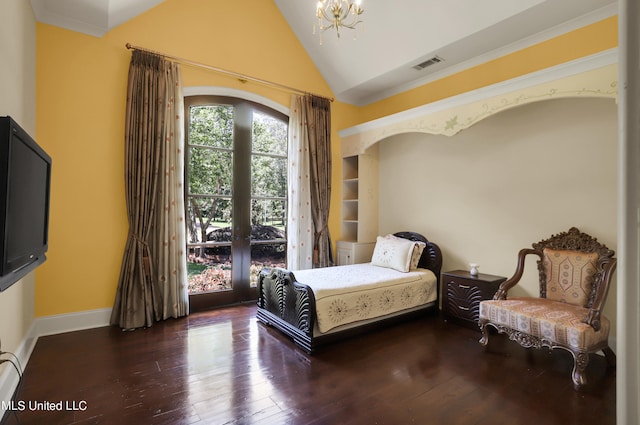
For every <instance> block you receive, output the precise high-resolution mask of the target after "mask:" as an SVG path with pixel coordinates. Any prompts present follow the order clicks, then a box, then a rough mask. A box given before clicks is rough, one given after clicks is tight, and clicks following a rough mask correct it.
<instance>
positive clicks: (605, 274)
mask: <svg viewBox="0 0 640 425" xmlns="http://www.w3.org/2000/svg"><path fill="white" fill-rule="evenodd" d="M532 246H533V249H522V250H521V251H520V252H519V254H518V263H517V268H516V271H515V273H514V275H513V277H511V278H510V279H507V280H506V281H504V282H503V283H502V284H501V285H500V288H499V289H498V292H496V294H495V296H494V297H493V300H490V301H482V302H481V303H480V319H479V321H478V323H479V325H480V329H481V330H482V338H481V339H480V343H481V344H482V345H484V346H487V344H488V343H489V332H488V327H489V326H491V327H493V328H495V329H497V330H498V332H499V333H505V334H507V335H508V336H509V338H510V339H511V340H513V341H516V342H517V343H519V344H520V345H522V346H523V347H526V348H531V347H533V348H542V347H547V348H549V349H554V348H562V349H565V350H567V351H569V352H570V353H571V354H572V355H573V362H574V366H573V372H572V379H573V384H574V387H575V388H576V389H579V388H580V387H581V386H583V385H585V384H586V377H585V369H586V367H587V364H588V362H589V353H594V352H597V351H600V350H602V352H603V353H604V354H605V356H606V359H607V361H608V363H609V364H610V365H612V366H614V365H615V353H614V352H613V351H612V350H611V348H610V347H609V343H608V338H609V327H610V324H609V319H607V318H606V317H605V316H604V315H603V314H602V309H603V308H604V304H605V301H606V299H607V292H608V290H609V283H610V281H611V277H612V275H613V273H614V271H615V268H616V259H615V258H614V252H613V251H612V250H610V249H609V248H607V247H606V246H605V245H603V244H601V243H599V242H598V241H597V239H595V238H593V237H591V236H589V235H587V234H585V233H582V232H580V231H579V230H578V229H576V228H575V227H572V228H571V229H570V230H569V231H568V232H563V233H560V234H557V235H553V236H551V238H549V239H546V240H543V241H540V242H538V243H534V244H533V245H532ZM530 254H531V255H536V256H538V257H539V260H538V263H537V264H538V275H539V278H540V297H539V298H538V297H507V293H508V291H509V289H511V288H512V287H514V286H515V285H516V284H517V283H518V282H519V281H520V280H521V278H522V276H523V273H524V266H525V258H526V256H527V255H530Z"/></svg>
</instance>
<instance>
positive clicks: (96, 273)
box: [35, 0, 616, 316]
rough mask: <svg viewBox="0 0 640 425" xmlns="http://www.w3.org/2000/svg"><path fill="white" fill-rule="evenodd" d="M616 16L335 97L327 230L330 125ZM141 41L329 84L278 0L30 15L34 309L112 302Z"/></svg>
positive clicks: (184, 1) (282, 95)
mask: <svg viewBox="0 0 640 425" xmlns="http://www.w3.org/2000/svg"><path fill="white" fill-rule="evenodd" d="M615 26H616V20H615V18H611V19H608V20H605V21H603V22H601V23H597V24H594V25H591V26H589V27H587V28H585V29H583V30H579V31H575V32H573V33H570V34H568V35H566V36H562V37H558V38H557V39H554V40H551V41H548V42H546V43H541V44H540V45H538V46H533V47H531V48H529V49H526V50H525V51H522V52H517V53H514V54H512V55H509V56H508V57H506V58H501V59H498V60H495V61H491V62H489V63H486V64H483V65H480V66H478V67H476V68H474V69H472V70H469V71H465V72H462V73H459V74H456V75H452V76H450V77H447V78H444V79H442V80H439V81H435V82H433V83H430V84H427V85H425V86H422V87H418V88H416V89H414V90H411V91H409V92H407V93H402V94H399V95H396V96H393V97H391V98H389V99H387V100H384V101H380V102H377V103H375V104H372V105H369V106H366V107H362V108H358V107H354V106H351V105H346V104H342V103H340V102H334V103H333V115H332V132H333V145H332V150H333V152H332V156H333V159H334V163H333V176H334V177H333V192H332V205H333V208H332V210H331V215H330V231H331V234H332V238H333V240H334V241H335V240H337V239H339V237H340V234H339V232H340V223H339V220H340V219H339V217H340V211H339V208H340V207H339V206H340V202H339V199H340V175H341V161H340V160H339V159H340V140H339V136H338V134H337V130H340V129H343V128H347V127H351V126H353V125H355V124H358V123H361V122H365V121H368V120H370V119H374V118H378V117H381V116H384V115H387V114H390V113H394V112H398V111H401V110H405V109H409V108H412V107H415V106H418V105H421V104H425V103H428V102H432V101H434V100H437V99H442V98H445V97H448V96H452V95H455V94H458V93H460V92H464V91H468V90H473V89H476V88H479V87H482V86H486V85H488V84H492V83H494V82H498V81H501V80H503V79H507V78H513V77H514V76H517V75H522V74H525V73H527V72H532V71H535V70H537V69H539V68H540V67H542V68H543V67H546V66H551V65H555V64H558V63H562V62H565V61H568V60H572V59H574V58H575V57H580V56H584V55H587V54H591V53H595V52H597V51H600V50H605V49H608V48H610V47H614V46H615V44H616V40H615V33H616V29H615ZM127 42H130V43H131V44H133V45H138V46H142V47H145V48H149V49H152V50H157V51H160V52H163V53H166V54H170V55H174V56H178V57H183V58H187V59H189V60H192V61H196V62H201V63H205V64H210V65H214V66H218V67H221V68H224V69H228V70H232V71H235V72H239V73H242V74H247V75H251V76H254V77H258V78H261V79H264V80H269V81H274V82H278V83H282V84H285V85H288V86H292V87H298V88H301V89H304V90H306V91H309V92H314V93H317V94H320V95H324V96H332V93H331V90H330V89H329V87H328V85H327V84H326V82H325V81H324V79H323V78H322V76H321V75H320V73H319V72H318V70H317V69H316V67H315V66H314V65H313V63H312V61H311V60H310V58H309V57H308V56H307V54H306V52H305V51H304V49H303V48H302V46H301V44H300V43H299V41H298V40H297V38H296V37H295V35H294V34H293V32H292V31H291V30H290V28H289V27H288V25H287V24H286V21H285V20H284V18H283V17H282V16H281V14H280V13H279V11H278V10H277V7H276V6H275V5H274V4H273V2H263V1H260V2H256V1H251V0H235V1H233V2H231V1H227V2H222V1H209V0H166V1H165V2H163V3H162V4H160V5H159V6H157V7H156V8H154V9H152V10H150V11H149V12H147V13H145V14H143V15H141V16H139V17H137V18H135V19H133V20H131V21H129V22H127V23H125V24H123V25H121V26H120V27H117V28H115V29H114V30H112V31H110V32H109V33H108V34H107V35H105V36H104V37H102V38H95V37H91V36H86V35H83V34H79V33H75V32H72V31H67V30H64V29H60V28H56V27H52V26H49V25H46V24H38V25H37V62H36V63H37V68H36V69H37V75H36V83H37V117H38V119H37V133H38V142H39V143H40V144H42V146H43V147H44V148H45V149H46V150H47V151H48V152H49V154H50V155H51V156H52V157H53V161H54V166H53V183H52V194H51V217H50V218H51V228H50V232H51V233H50V244H49V247H50V248H49V254H48V258H49V260H48V261H47V262H46V263H45V264H44V265H43V266H42V267H40V268H39V269H38V270H37V274H36V276H37V281H36V297H35V313H36V316H47V315H55V314H62V313H69V312H77V311H84V310H92V309H98V308H105V307H111V306H112V303H113V298H114V294H115V290H116V286H117V281H118V274H119V270H120V261H121V257H122V252H123V249H124V243H125V239H126V234H127V230H128V227H127V223H126V216H125V205H124V181H123V174H124V171H123V162H124V147H123V133H124V114H125V92H126V78H127V71H128V66H129V59H130V55H131V52H130V51H128V50H126V49H125V47H124V46H125V44H126V43H127ZM182 70H183V84H184V86H225V87H230V88H237V89H241V90H245V91H249V92H253V93H256V94H258V95H261V96H264V97H267V98H270V99H272V100H273V101H275V102H278V103H281V104H282V105H285V106H288V105H289V99H290V94H289V93H286V92H283V91H278V90H276V89H273V88H267V87H263V86H260V85H256V84H253V83H246V84H243V83H240V82H238V81H237V80H234V79H232V78H229V77H225V76H221V75H218V74H215V73H212V72H209V71H204V70H202V69H198V68H193V67H189V66H183V67H182Z"/></svg>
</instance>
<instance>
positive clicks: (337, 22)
mask: <svg viewBox="0 0 640 425" xmlns="http://www.w3.org/2000/svg"><path fill="white" fill-rule="evenodd" d="M360 3H361V0H355V1H354V0H320V1H318V6H317V8H316V17H317V18H318V28H319V29H320V31H322V32H325V31H326V30H328V29H331V28H335V29H336V34H337V35H338V38H340V28H343V27H344V28H349V29H355V28H356V25H358V24H359V23H360V22H362V21H361V20H360V15H362V12H364V10H363V9H362V8H361V7H360ZM313 33H314V34H315V33H316V26H315V25H314V26H313ZM320 43H322V35H321V36H320Z"/></svg>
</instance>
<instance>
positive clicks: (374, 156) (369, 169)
mask: <svg viewBox="0 0 640 425" xmlns="http://www.w3.org/2000/svg"><path fill="white" fill-rule="evenodd" d="M377 194H378V149H377V146H374V147H371V148H369V149H367V151H366V152H365V153H362V154H358V155H352V156H347V157H344V158H343V159H342V236H341V240H343V241H349V242H367V243H369V242H373V241H375V238H376V235H377V231H378V195H377Z"/></svg>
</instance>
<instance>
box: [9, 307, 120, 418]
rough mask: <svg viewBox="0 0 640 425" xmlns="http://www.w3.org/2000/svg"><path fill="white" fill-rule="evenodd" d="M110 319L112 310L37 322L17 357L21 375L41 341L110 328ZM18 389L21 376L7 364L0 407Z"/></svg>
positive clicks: (60, 315)
mask: <svg viewBox="0 0 640 425" xmlns="http://www.w3.org/2000/svg"><path fill="white" fill-rule="evenodd" d="M110 318H111V309H110V308H103V309H98V310H89V311H81V312H78V313H68V314H58V315H55V316H46V317H39V318H36V319H35V320H34V322H33V324H32V325H31V327H30V328H29V331H28V332H27V334H26V335H25V337H24V339H23V340H22V342H21V343H20V346H19V347H18V349H17V350H16V352H15V353H14V354H15V355H16V357H17V358H18V362H19V364H20V366H21V368H22V371H24V369H25V368H26V367H27V363H28V362H29V357H31V353H32V352H33V349H34V347H35V345H36V342H37V341H38V338H39V337H41V336H46V335H55V334H60V333H65V332H73V331H79V330H83V329H93V328H99V327H103V326H109V319H110ZM3 358H11V356H6V355H5V356H3ZM13 360H15V359H13ZM17 386H18V373H17V372H16V370H15V369H14V368H13V366H11V365H10V364H7V365H6V367H4V368H3V369H2V372H1V373H0V405H1V404H2V403H4V405H5V406H6V405H7V404H8V403H9V401H10V400H11V397H12V396H13V393H14V392H15V390H16V387H17ZM6 413H8V414H10V413H9V412H6ZM4 414H5V412H4V411H3V410H2V409H0V421H1V420H2V418H3V415H4Z"/></svg>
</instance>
